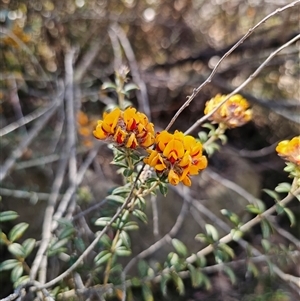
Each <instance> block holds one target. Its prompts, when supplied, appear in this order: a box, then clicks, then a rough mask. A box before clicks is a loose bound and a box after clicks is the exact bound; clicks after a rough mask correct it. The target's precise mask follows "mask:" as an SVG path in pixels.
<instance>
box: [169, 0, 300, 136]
mask: <svg viewBox="0 0 300 301" xmlns="http://www.w3.org/2000/svg"><path fill="white" fill-rule="evenodd" d="M299 2H300V0H297V1H294V2H292V3H290V4H288V5H286V6H284V7H281V8H278V9H276V10H275V11H274V12H272V13H271V14H269V15H267V16H266V17H265V18H263V19H262V20H261V21H260V22H258V23H257V24H256V25H255V26H253V27H252V28H250V29H249V30H248V32H247V33H246V34H245V35H244V36H243V37H242V38H241V39H240V40H239V41H238V42H237V43H236V44H234V45H233V46H232V47H231V48H230V50H228V51H227V52H226V53H225V54H224V55H223V56H222V58H221V59H220V60H219V61H218V63H217V64H216V66H215V67H214V69H213V70H212V72H211V74H210V75H209V77H208V78H207V79H206V80H205V81H204V82H203V83H202V84H201V85H200V86H199V87H198V88H196V89H194V91H193V93H192V95H190V96H189V97H188V99H187V100H186V102H185V103H184V104H183V105H182V106H181V107H180V109H179V110H178V111H177V112H176V114H175V115H174V116H173V118H172V119H171V121H170V123H169V124H168V125H167V127H166V130H169V129H170V128H171V126H172V125H173V123H174V122H175V120H176V119H177V118H178V116H179V115H180V114H181V112H182V111H183V110H184V109H185V108H187V107H188V106H189V105H190V103H191V102H192V101H193V100H194V98H195V97H196V96H197V95H198V93H199V92H200V91H201V90H202V89H203V88H204V87H205V86H206V85H207V84H208V83H210V82H211V79H212V77H213V76H214V75H215V74H216V72H217V69H218V68H219V66H220V64H221V63H222V61H223V60H224V59H226V58H227V57H228V56H229V55H230V54H231V53H232V52H233V51H234V50H235V49H236V48H237V47H238V46H239V45H241V44H242V43H243V42H244V41H245V40H246V39H247V38H248V37H249V36H250V35H251V34H252V33H253V31H254V30H255V29H256V28H257V27H259V26H260V25H261V24H263V23H264V22H266V21H267V20H268V19H270V18H271V17H273V16H275V15H276V14H278V13H280V12H282V11H284V10H286V9H289V8H291V7H293V6H295V5H296V4H298V3H299ZM212 114H213V113H212ZM206 116H208V115H206ZM210 116H211V115H209V116H208V117H210ZM208 117H207V118H208ZM207 118H206V119H207ZM206 119H204V120H206ZM201 122H203V121H201ZM201 122H199V123H201ZM189 132H190V131H189Z"/></svg>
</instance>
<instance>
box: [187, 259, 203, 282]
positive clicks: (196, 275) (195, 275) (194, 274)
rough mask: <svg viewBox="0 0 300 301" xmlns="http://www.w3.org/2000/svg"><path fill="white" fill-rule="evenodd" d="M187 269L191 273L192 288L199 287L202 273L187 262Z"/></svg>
mask: <svg viewBox="0 0 300 301" xmlns="http://www.w3.org/2000/svg"><path fill="white" fill-rule="evenodd" d="M188 269H189V271H190V275H191V282H192V286H193V287H194V288H196V287H199V286H200V285H201V283H202V273H201V272H200V271H199V270H198V269H196V268H195V267H194V266H193V265H191V264H188Z"/></svg>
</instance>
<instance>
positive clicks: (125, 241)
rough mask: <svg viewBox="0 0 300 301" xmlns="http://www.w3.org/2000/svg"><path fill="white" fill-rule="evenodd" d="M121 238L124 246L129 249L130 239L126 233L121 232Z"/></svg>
mask: <svg viewBox="0 0 300 301" xmlns="http://www.w3.org/2000/svg"><path fill="white" fill-rule="evenodd" d="M120 238H121V240H122V243H123V245H124V246H125V247H126V248H127V249H129V248H130V245H131V244H130V237H129V235H128V233H127V232H126V231H121V233H120Z"/></svg>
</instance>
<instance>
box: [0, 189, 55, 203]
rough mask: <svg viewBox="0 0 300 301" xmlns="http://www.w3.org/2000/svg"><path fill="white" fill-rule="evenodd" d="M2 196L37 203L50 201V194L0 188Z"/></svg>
mask: <svg viewBox="0 0 300 301" xmlns="http://www.w3.org/2000/svg"><path fill="white" fill-rule="evenodd" d="M0 195H5V196H9V197H12V198H18V199H30V201H32V202H33V203H36V202H38V201H47V200H48V199H49V196H50V193H45V192H36V191H24V190H15V189H7V188H3V187H0ZM59 197H61V195H59Z"/></svg>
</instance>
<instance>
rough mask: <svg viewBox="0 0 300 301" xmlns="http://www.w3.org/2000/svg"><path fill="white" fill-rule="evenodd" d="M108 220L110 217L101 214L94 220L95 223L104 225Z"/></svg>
mask: <svg viewBox="0 0 300 301" xmlns="http://www.w3.org/2000/svg"><path fill="white" fill-rule="evenodd" d="M110 221H111V217H108V216H103V217H100V218H98V219H97V220H96V221H95V225H96V226H102V227H105V226H106V225H107V224H108V223H109V222H110Z"/></svg>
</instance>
